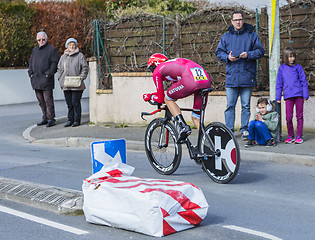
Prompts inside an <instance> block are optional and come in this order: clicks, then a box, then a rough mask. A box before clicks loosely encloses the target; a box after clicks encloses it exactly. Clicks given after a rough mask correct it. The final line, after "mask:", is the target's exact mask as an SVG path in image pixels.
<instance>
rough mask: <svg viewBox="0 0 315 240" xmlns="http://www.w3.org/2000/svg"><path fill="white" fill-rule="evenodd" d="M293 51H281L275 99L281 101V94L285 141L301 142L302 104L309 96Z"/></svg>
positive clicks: (289, 49) (302, 71)
mask: <svg viewBox="0 0 315 240" xmlns="http://www.w3.org/2000/svg"><path fill="white" fill-rule="evenodd" d="M295 57H296V54H295V51H294V49H293V48H292V47H286V48H285V49H284V51H283V61H284V63H283V64H282V65H281V66H280V67H279V70H278V76H277V85H276V100H277V102H278V103H280V102H281V94H282V91H283V98H284V101H285V110H286V121H287V129H288V139H287V140H285V141H284V142H285V143H293V142H294V143H302V142H303V139H302V136H303V104H304V101H306V100H307V99H308V97H309V93H308V86H307V80H306V77H305V73H304V70H303V68H302V66H301V65H299V64H296V63H295ZM294 105H295V110H296V120H297V133H296V138H294V129H293V123H292V118H293V107H294Z"/></svg>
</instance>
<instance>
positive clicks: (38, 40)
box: [37, 38, 46, 42]
mask: <svg viewBox="0 0 315 240" xmlns="http://www.w3.org/2000/svg"><path fill="white" fill-rule="evenodd" d="M40 41H43V42H45V41H46V39H45V38H43V39H37V42H40Z"/></svg>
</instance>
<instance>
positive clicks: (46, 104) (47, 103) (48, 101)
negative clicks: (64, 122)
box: [35, 90, 55, 120]
mask: <svg viewBox="0 0 315 240" xmlns="http://www.w3.org/2000/svg"><path fill="white" fill-rule="evenodd" d="M35 95H36V98H37V100H38V103H39V106H40V108H41V110H42V113H43V117H42V118H43V120H54V118H55V105H54V97H53V90H35Z"/></svg>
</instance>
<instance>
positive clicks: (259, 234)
mask: <svg viewBox="0 0 315 240" xmlns="http://www.w3.org/2000/svg"><path fill="white" fill-rule="evenodd" d="M223 227H224V228H229V229H232V230H235V231H239V232H245V233H248V234H252V235H256V236H259V237H263V238H266V239H270V240H282V239H281V238H278V237H275V236H273V235H270V234H267V233H264V232H259V231H255V230H252V229H249V228H243V227H238V226H234V225H226V226H223Z"/></svg>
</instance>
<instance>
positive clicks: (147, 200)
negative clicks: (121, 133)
mask: <svg viewBox="0 0 315 240" xmlns="http://www.w3.org/2000/svg"><path fill="white" fill-rule="evenodd" d="M132 172H133V167H131V166H128V165H126V164H119V165H118V164H117V165H116V166H115V167H111V168H105V169H102V170H101V171H99V172H97V173H95V174H94V175H92V176H90V177H89V178H87V179H85V180H84V181H83V185H82V189H83V195H84V203H83V211H84V214H85V217H86V220H87V221H88V222H91V223H95V224H102V225H107V226H112V227H117V228H122V229H127V230H131V231H135V232H140V233H144V234H147V235H150V236H155V237H162V236H165V235H168V234H172V233H175V232H178V231H182V230H185V229H188V228H192V227H195V226H198V225H199V224H200V223H201V222H202V220H203V219H204V218H205V217H206V215H207V211H208V203H207V201H206V199H205V197H204V194H203V192H202V191H201V190H200V189H199V188H198V187H196V186H194V185H193V184H191V183H187V182H180V181H170V180H161V179H149V178H139V177H133V176H130V175H131V174H132Z"/></svg>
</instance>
